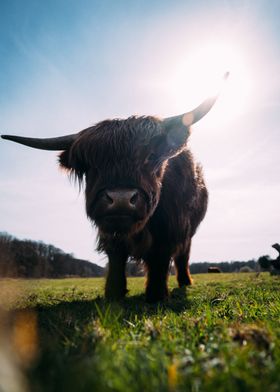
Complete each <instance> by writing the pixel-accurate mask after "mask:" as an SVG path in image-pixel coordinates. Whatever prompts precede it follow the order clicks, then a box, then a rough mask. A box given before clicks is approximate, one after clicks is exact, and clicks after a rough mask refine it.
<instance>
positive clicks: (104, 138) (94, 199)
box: [2, 97, 217, 302]
mask: <svg viewBox="0 0 280 392" xmlns="http://www.w3.org/2000/svg"><path fill="white" fill-rule="evenodd" d="M216 98H217V97H214V98H210V99H208V100H206V101H204V102H203V103H202V104H201V105H200V106H198V107H197V108H196V109H194V110H193V111H191V112H188V113H185V114H183V115H179V116H174V117H170V118H166V119H163V120H160V119H158V118H155V117H151V116H147V117H135V116H133V117H129V118H128V119H126V120H120V119H115V120H106V121H103V122H100V123H98V124H97V125H94V126H92V127H90V128H87V129H85V130H83V131H81V132H78V133H77V134H72V135H68V136H62V137H58V138H50V139H36V138H26V137H19V136H9V135H3V136H2V138H4V139H8V140H12V141H15V142H18V143H21V144H24V145H27V146H29V147H34V148H39V149H43V150H58V151H59V150H60V151H62V152H61V153H60V156H59V161H60V165H61V166H62V167H63V168H65V169H66V170H68V171H69V172H70V173H71V174H73V175H74V176H75V177H76V178H77V179H78V180H79V181H80V182H81V183H82V182H84V183H85V200H86V212H87V215H88V217H89V218H90V220H91V221H92V222H94V224H95V225H96V227H97V229H98V250H99V251H104V252H105V253H106V254H107V256H108V260H109V263H108V264H109V268H108V275H107V280H106V286H105V296H106V298H108V299H113V300H116V299H121V298H123V297H124V296H125V294H126V292H127V288H126V275H125V266H126V262H127V260H128V258H134V259H136V260H142V261H143V262H144V263H145V267H146V271H147V282H146V299H147V301H149V302H156V301H161V300H164V299H165V298H166V297H167V295H168V288H167V278H168V271H169V265H170V261H171V260H172V259H173V260H174V262H175V266H176V270H177V280H178V284H179V286H180V287H183V286H188V285H190V284H191V276H190V272H189V256H190V248H191V240H192V237H193V235H194V234H195V232H196V230H197V227H198V225H199V224H200V222H201V221H202V219H203V218H204V215H205V212H206V208H207V198H208V194H207V189H206V186H205V183H204V179H203V175H202V169H201V167H200V166H199V165H197V164H196V163H195V161H194V159H193V157H192V154H191V152H190V151H189V149H188V147H187V140H188V136H189V133H190V126H191V124H193V123H195V122H197V121H198V120H200V119H201V118H202V117H203V116H204V115H205V114H206V113H207V112H208V111H209V110H210V109H211V107H212V106H213V104H214V102H215V100H216Z"/></svg>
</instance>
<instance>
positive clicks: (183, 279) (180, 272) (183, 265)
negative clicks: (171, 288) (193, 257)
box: [174, 243, 192, 287]
mask: <svg viewBox="0 0 280 392" xmlns="http://www.w3.org/2000/svg"><path fill="white" fill-rule="evenodd" d="M190 248H191V244H190V243H189V245H188V247H187V249H186V251H185V252H184V253H181V254H179V255H178V256H176V257H175V258H174V262H175V267H176V276H177V282H178V285H179V287H184V286H189V285H191V284H192V278H191V274H190V268H189V258H190Z"/></svg>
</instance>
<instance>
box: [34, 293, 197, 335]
mask: <svg viewBox="0 0 280 392" xmlns="http://www.w3.org/2000/svg"><path fill="white" fill-rule="evenodd" d="M190 307H191V301H190V300H189V299H188V296H187V290H186V289H178V288H177V289H173V290H172V291H171V293H170V297H169V299H168V300H167V301H165V302H161V303H156V304H148V303H146V302H145V296H144V294H141V295H135V296H130V297H127V298H125V299H124V300H122V301H120V302H109V301H107V300H106V299H105V298H104V297H97V298H96V299H94V300H83V301H81V300H79V301H72V302H69V301H64V302H60V303H59V304H56V305H52V306H40V305H39V306H37V307H35V308H34V311H35V312H36V313H37V317H38V323H39V326H40V329H43V330H48V331H49V332H52V333H55V330H58V331H60V330H64V331H65V329H66V330H67V329H69V330H72V329H73V328H75V326H77V325H79V326H81V325H86V324H88V323H89V322H91V321H94V320H96V319H99V320H100V321H101V323H102V324H104V323H105V324H110V322H112V324H113V323H115V322H118V323H120V324H122V323H124V324H126V325H127V323H129V322H133V320H135V319H137V320H141V319H146V318H148V317H150V316H153V315H162V316H164V315H165V314H166V313H170V312H174V313H175V314H179V313H181V312H184V311H186V310H188V309H189V308H190Z"/></svg>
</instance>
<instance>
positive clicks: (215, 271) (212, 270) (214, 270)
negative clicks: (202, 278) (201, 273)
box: [208, 267, 222, 274]
mask: <svg viewBox="0 0 280 392" xmlns="http://www.w3.org/2000/svg"><path fill="white" fill-rule="evenodd" d="M208 272H209V273H211V274H212V273H213V274H219V273H221V272H222V271H221V270H220V268H219V267H208Z"/></svg>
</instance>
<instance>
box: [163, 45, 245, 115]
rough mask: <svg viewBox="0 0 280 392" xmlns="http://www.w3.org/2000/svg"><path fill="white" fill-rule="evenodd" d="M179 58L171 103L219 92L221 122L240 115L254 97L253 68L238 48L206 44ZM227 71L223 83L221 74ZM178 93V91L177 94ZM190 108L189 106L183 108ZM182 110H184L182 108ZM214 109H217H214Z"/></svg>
mask: <svg viewBox="0 0 280 392" xmlns="http://www.w3.org/2000/svg"><path fill="white" fill-rule="evenodd" d="M182 57H183V56H182V55H181V60H180V59H178V60H177V63H176V66H175V70H174V75H173V77H172V81H170V82H171V83H172V87H171V89H172V92H173V93H174V94H172V95H173V96H174V104H175V105H176V106H178V108H179V107H180V109H182V105H185V102H186V101H187V105H189V103H190V102H191V104H192V105H193V104H194V103H195V104H196V103H197V104H198V103H200V101H201V100H203V99H205V98H207V97H208V96H212V95H215V94H217V93H218V92H219V91H220V92H221V98H220V99H219V101H218V104H217V106H218V105H219V110H218V113H216V114H217V116H219V119H220V120H221V121H223V120H225V119H228V117H229V116H230V117H231V116H236V115H240V114H242V113H243V112H245V111H246V110H247V109H248V107H249V106H250V104H251V102H252V99H253V91H252V90H253V89H252V70H251V69H250V67H249V64H248V59H247V58H245V56H243V54H242V51H241V49H239V48H238V47H234V46H229V45H223V44H208V45H205V46H203V47H200V48H199V49H196V50H194V51H193V52H189V53H188V54H187V56H185V57H184V58H183V59H182ZM227 71H228V72H229V73H230V75H229V78H228V79H227V81H226V83H224V81H223V75H224V74H225V73H226V72H227ZM178 92H179V94H178ZM185 109H189V108H185ZM185 109H183V110H185ZM216 112H217V111H216Z"/></svg>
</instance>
